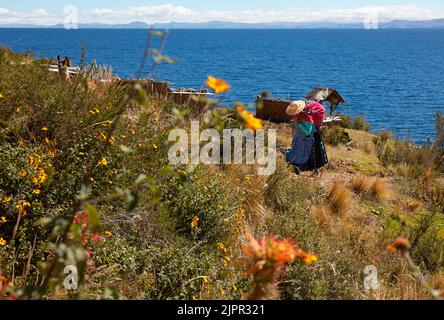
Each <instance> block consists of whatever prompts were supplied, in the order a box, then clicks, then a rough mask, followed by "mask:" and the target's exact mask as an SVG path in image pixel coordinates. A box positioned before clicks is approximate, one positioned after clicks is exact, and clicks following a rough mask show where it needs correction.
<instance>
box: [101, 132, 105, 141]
mask: <svg viewBox="0 0 444 320" xmlns="http://www.w3.org/2000/svg"><path fill="white" fill-rule="evenodd" d="M100 137H101V138H102V139H103V140H106V134H105V132H100Z"/></svg>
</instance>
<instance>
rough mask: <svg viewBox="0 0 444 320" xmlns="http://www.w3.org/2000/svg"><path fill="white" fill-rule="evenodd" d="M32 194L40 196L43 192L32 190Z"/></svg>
mask: <svg viewBox="0 0 444 320" xmlns="http://www.w3.org/2000/svg"><path fill="white" fill-rule="evenodd" d="M32 193H33V194H36V195H39V194H40V193H41V191H40V190H39V189H34V190H32Z"/></svg>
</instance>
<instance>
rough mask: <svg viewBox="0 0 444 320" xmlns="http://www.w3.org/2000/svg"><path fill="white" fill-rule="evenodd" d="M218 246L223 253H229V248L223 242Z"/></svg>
mask: <svg viewBox="0 0 444 320" xmlns="http://www.w3.org/2000/svg"><path fill="white" fill-rule="evenodd" d="M217 246H218V248H219V249H220V250H222V251H223V252H227V248H226V247H225V245H224V244H223V243H222V242H220V243H218V244H217Z"/></svg>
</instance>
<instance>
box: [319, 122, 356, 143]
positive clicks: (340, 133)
mask: <svg viewBox="0 0 444 320" xmlns="http://www.w3.org/2000/svg"><path fill="white" fill-rule="evenodd" d="M322 136H323V137H324V141H325V142H326V143H328V144H330V145H332V146H337V145H339V144H347V143H349V142H350V141H351V139H350V136H349V134H348V133H347V132H346V131H345V130H344V129H343V128H341V127H338V126H333V127H329V128H328V127H323V128H322Z"/></svg>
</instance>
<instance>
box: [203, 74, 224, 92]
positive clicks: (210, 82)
mask: <svg viewBox="0 0 444 320" xmlns="http://www.w3.org/2000/svg"><path fill="white" fill-rule="evenodd" d="M205 85H206V86H207V87H209V88H211V89H213V90H214V92H216V93H217V94H219V93H224V92H228V91H230V85H229V84H228V83H227V82H226V81H225V80H223V79H218V78H215V77H212V76H208V79H207V82H205Z"/></svg>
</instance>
